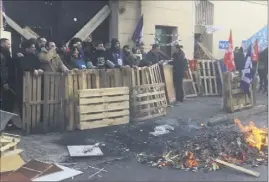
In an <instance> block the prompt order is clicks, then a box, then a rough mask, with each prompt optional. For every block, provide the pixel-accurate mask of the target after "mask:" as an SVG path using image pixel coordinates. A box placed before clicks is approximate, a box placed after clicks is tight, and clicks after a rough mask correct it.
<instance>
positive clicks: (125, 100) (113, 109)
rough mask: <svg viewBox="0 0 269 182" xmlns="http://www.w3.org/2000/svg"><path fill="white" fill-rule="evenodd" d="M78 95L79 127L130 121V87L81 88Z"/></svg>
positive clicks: (102, 125) (95, 126)
mask: <svg viewBox="0 0 269 182" xmlns="http://www.w3.org/2000/svg"><path fill="white" fill-rule="evenodd" d="M78 97H79V103H78V104H79V105H78V114H79V123H78V126H77V127H78V129H80V130H85V129H92V128H99V127H106V126H110V125H119V124H126V123H129V88H128V87H115V88H103V89H86V90H79V91H78Z"/></svg>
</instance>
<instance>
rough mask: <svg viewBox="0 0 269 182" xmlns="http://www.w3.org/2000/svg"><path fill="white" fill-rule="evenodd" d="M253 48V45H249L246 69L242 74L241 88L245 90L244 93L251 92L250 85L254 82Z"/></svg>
mask: <svg viewBox="0 0 269 182" xmlns="http://www.w3.org/2000/svg"><path fill="white" fill-rule="evenodd" d="M251 50H252V46H251V45H250V46H249V47H248V50H247V53H246V57H245V66H244V69H243V70H242V76H241V81H240V88H241V89H242V90H243V92H244V93H246V94H248V95H249V94H250V93H249V87H250V85H251V83H252V80H253V76H254V75H253V71H252V69H253V67H252V60H251Z"/></svg>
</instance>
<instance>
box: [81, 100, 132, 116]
mask: <svg viewBox="0 0 269 182" xmlns="http://www.w3.org/2000/svg"><path fill="white" fill-rule="evenodd" d="M127 108H129V101H123V102H115V103H113V102H112V103H102V104H98V105H97V104H94V105H80V106H78V112H79V113H81V114H84V113H94V112H103V111H113V110H121V109H127Z"/></svg>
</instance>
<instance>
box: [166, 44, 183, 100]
mask: <svg viewBox="0 0 269 182" xmlns="http://www.w3.org/2000/svg"><path fill="white" fill-rule="evenodd" d="M182 48H183V46H181V45H176V51H175V52H174V53H173V55H172V60H173V61H172V62H170V64H172V65H173V81H174V86H175V91H176V100H177V101H178V102H183V99H184V90H183V78H184V72H185V70H186V68H187V59H186V57H185V53H184V52H183V50H182Z"/></svg>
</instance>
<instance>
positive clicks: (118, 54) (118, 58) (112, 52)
mask: <svg viewBox="0 0 269 182" xmlns="http://www.w3.org/2000/svg"><path fill="white" fill-rule="evenodd" d="M117 43H119V41H118V39H112V40H111V49H109V50H108V51H107V59H108V60H110V61H111V62H113V63H114V64H115V65H116V66H123V59H122V50H121V49H120V48H119V49H117V48H116V47H115V45H116V44H117Z"/></svg>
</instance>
